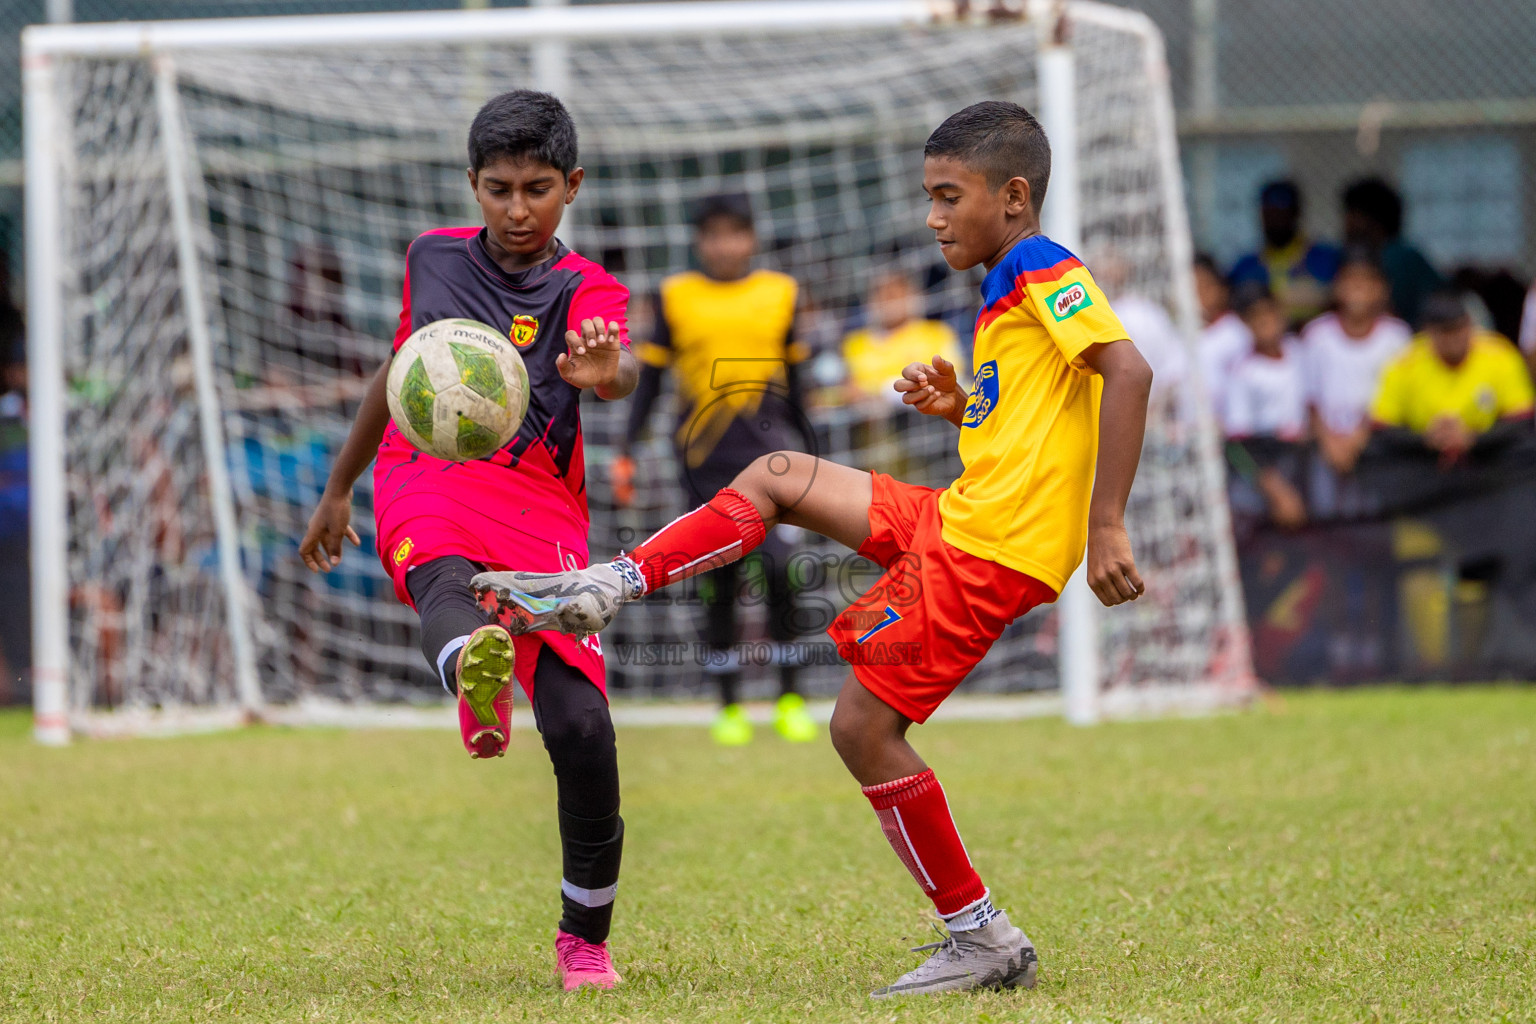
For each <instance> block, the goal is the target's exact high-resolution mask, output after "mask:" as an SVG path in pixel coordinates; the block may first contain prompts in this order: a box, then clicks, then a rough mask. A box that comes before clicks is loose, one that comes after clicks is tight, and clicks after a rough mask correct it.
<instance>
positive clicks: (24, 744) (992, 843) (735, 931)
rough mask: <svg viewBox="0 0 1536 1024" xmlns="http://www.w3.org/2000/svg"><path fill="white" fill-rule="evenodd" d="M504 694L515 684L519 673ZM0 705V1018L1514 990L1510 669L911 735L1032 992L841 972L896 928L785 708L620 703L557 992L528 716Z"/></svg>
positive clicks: (1477, 1008)
mask: <svg viewBox="0 0 1536 1024" xmlns="http://www.w3.org/2000/svg"><path fill="white" fill-rule="evenodd" d="M523 713H526V709H524V711H523ZM27 727H28V722H27V720H26V719H25V718H24V717H23V716H21V715H19V714H11V715H7V716H0V1018H3V1019H5V1020H58V1021H75V1020H87V1019H89V1020H155V1021H159V1020H195V1021H206V1020H210V1019H213V1020H218V1019H225V1018H231V1017H243V1018H250V1019H260V1020H293V1021H297V1020H306V1021H307V1020H324V1021H353V1020H357V1021H363V1020H366V1021H405V1020H441V1021H557V1020H581V1021H609V1020H612V1021H791V1020H794V1021H805V1020H809V1021H863V1020H870V1021H874V1020H879V1021H929V1020H932V1021H941V1020H942V1021H957V1020H973V1021H1005V1020H1006V1021H1012V1020H1020V1021H1023V1020H1028V1021H1043V1022H1066V1021H1074V1022H1086V1021H1127V1022H1128V1021H1149V1022H1150V1021H1158V1022H1162V1021H1272V1020H1273V1021H1282V1020H1283V1021H1292V1020H1295V1021H1303V1020H1305V1021H1350V1022H1357V1021H1376V1020H1383V1021H1399V1020H1401V1021H1409V1020H1412V1021H1449V1020H1467V1021H1506V1020H1507V1021H1530V1020H1536V995H1533V989H1536V689H1481V690H1461V691H1444V690H1424V691H1402V690H1397V691H1375V692H1356V693H1345V694H1304V695H1300V696H1290V697H1286V698H1285V699H1284V700H1283V701H1278V702H1276V703H1274V704H1273V705H1271V706H1269V707H1266V708H1262V709H1259V710H1255V711H1252V712H1249V713H1246V714H1241V715H1233V716H1225V717H1217V718H1210V719H1204V720H1188V721H1161V722H1146V723H1135V724H1117V725H1108V726H1102V727H1098V728H1095V729H1089V730H1078V729H1073V728H1071V727H1068V726H1066V725H1064V724H1062V723H1060V722H1056V721H1029V722H1009V723H997V724H987V725H974V724H964V725H961V724H954V725H946V726H929V727H925V728H923V729H920V730H918V731H917V732H916V733H914V735H915V737H916V741H917V743H918V745H919V748H920V749H921V750H923V751H924V753H925V754H926V755H927V756H928V757H929V760H930V762H931V763H932V764H933V765H934V767H935V768H936V769H937V770H938V772H939V775H940V778H941V779H943V780H944V782H945V785H946V788H947V790H948V792H949V794H950V798H951V801H952V803H953V807H954V813H955V817H956V819H957V820H958V821H959V823H960V826H961V829H962V831H963V833H964V835H965V837H966V840H967V843H968V845H969V847H970V849H971V851H972V854H973V856H974V857H975V859H976V861H977V866H978V868H979V869H980V871H981V873H982V876H983V877H984V878H985V879H986V880H987V881H988V882H989V883H990V885H991V886H992V889H993V893H994V895H995V896H996V897H997V899H998V902H999V903H1001V904H1002V905H1004V906H1006V907H1007V908H1008V909H1009V910H1010V912H1011V914H1012V916H1013V918H1014V920H1015V921H1017V922H1019V923H1021V924H1022V925H1023V926H1024V928H1025V929H1026V930H1027V931H1028V932H1029V933H1030V935H1031V937H1032V938H1033V939H1034V940H1035V942H1036V944H1037V945H1038V947H1039V950H1040V958H1041V974H1040V979H1041V980H1040V985H1039V987H1038V988H1037V989H1035V990H1034V991H1033V992H1015V993H1008V994H986V995H981V996H974V997H971V996H957V997H946V998H943V999H938V1000H927V1001H907V1002H903V1003H899V1004H890V1003H879V1004H876V1003H871V1002H869V1001H868V1000H867V999H866V998H865V993H866V992H867V991H868V990H869V989H870V988H872V987H874V986H876V985H878V984H881V983H883V982H885V981H887V980H889V979H890V978H891V977H892V976H893V975H895V974H896V973H898V972H900V971H902V970H905V969H907V968H908V967H909V966H910V965H912V964H914V963H916V962H917V960H918V957H917V956H916V955H914V954H910V953H908V952H906V947H907V946H908V945H916V944H917V943H920V942H926V941H929V940H930V939H931V938H933V935H932V933H931V932H930V931H929V925H928V923H927V921H928V915H927V907H926V902H925V901H924V900H923V899H922V898H921V897H920V895H919V894H918V892H917V890H916V888H915V887H914V886H913V885H912V882H911V880H910V879H909V878H908V877H907V876H906V874H905V873H904V872H903V870H902V869H901V867H900V865H899V864H898V863H897V861H896V859H895V858H894V857H893V856H892V855H891V853H890V851H889V849H888V848H887V847H886V846H885V843H884V840H883V839H882V838H881V835H880V830H879V828H878V827H877V826H876V824H875V821H874V817H873V815H872V814H871V813H870V811H869V809H868V805H867V804H866V803H865V802H864V800H863V799H862V797H861V796H860V795H859V791H858V788H857V786H855V785H853V784H852V783H851V782H850V781H849V779H848V778H846V777H845V775H844V774H843V772H842V770H841V768H840V766H839V764H838V762H837V759H836V757H835V755H834V754H833V753H832V751H831V749H830V747H829V746H828V745H827V743H826V742H825V741H824V740H823V741H822V742H819V743H817V744H815V745H812V746H809V747H790V746H787V745H785V744H783V743H780V742H778V740H777V738H776V737H772V736H771V735H770V736H764V737H762V738H761V739H760V740H759V742H758V743H756V744H755V745H753V746H751V747H748V748H745V749H741V750H729V751H727V750H720V749H717V748H714V747H711V746H710V745H709V743H708V742H707V739H706V737H705V735H704V733H703V732H702V731H697V730H685V729H676V730H662V729H644V730H642V729H632V730H628V731H625V732H622V733H621V735H620V741H619V742H620V756H621V760H622V766H623V771H624V774H625V784H626V790H625V797H624V799H625V818H626V819H627V821H628V826H629V832H628V848H627V850H626V854H625V870H624V876H623V881H622V883H621V886H620V893H619V905H618V911H617V917H616V921H615V932H614V947H615V952H616V957H617V960H618V964H619V969H620V971H621V972H622V973H623V974H624V975H625V978H626V982H625V984H624V986H623V987H622V989H621V990H620V991H617V992H614V993H608V994H597V993H590V992H589V993H583V994H579V995H577V996H566V995H564V994H563V993H561V992H559V991H558V990H557V989H556V987H555V982H554V971H553V954H552V951H551V943H552V939H553V933H554V922H555V917H556V915H557V904H556V900H555V892H556V886H557V885H558V882H559V874H560V868H559V855H558V847H557V840H556V835H555V828H554V786H553V781H552V779H551V777H550V772H549V768H548V762H547V761H546V760H545V757H544V753H543V750H542V748H541V747H539V746H538V741H537V738H536V737H535V736H534V735H533V734H531V733H525V732H520V733H519V734H518V735H517V737H516V739H515V740H514V743H513V748H512V751H511V752H510V753H509V754H508V756H507V757H506V758H505V759H504V760H501V761H498V762H493V763H482V762H473V761H471V760H470V759H469V758H467V757H466V756H465V755H464V754H463V753H462V752H461V750H460V749H459V747H458V743H457V738H456V737H455V736H453V735H452V734H450V733H407V732H400V733H386V732H374V733H362V732H358V733H351V732H347V733H336V732H294V731H281V730H268V729H256V730H251V731H247V732H244V733H241V734H237V735H218V736H206V737H196V738H183V739H174V740H141V741H119V742H98V743H81V744H77V745H76V746H74V747H72V748H69V749H66V750H44V749H40V748H38V747H36V746H34V745H33V744H32V743H31V742H30V740H29V739H28V738H27V737H26V729H27Z"/></svg>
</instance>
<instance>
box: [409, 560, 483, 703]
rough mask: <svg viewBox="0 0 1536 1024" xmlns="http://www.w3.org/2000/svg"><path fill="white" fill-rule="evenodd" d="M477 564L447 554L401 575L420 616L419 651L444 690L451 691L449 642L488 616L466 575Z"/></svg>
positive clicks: (452, 665) (452, 666) (452, 662)
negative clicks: (471, 588) (476, 599)
mask: <svg viewBox="0 0 1536 1024" xmlns="http://www.w3.org/2000/svg"><path fill="white" fill-rule="evenodd" d="M479 571H480V567H479V566H478V565H476V564H475V563H474V562H471V561H470V560H469V559H467V558H461V557H459V556H458V555H448V556H445V557H443V558H434V559H432V561H430V562H426V563H424V564H422V565H418V566H416V567H415V568H414V569H412V570H411V571H410V572H408V573H406V575H405V588H406V590H408V591H410V594H411V600H412V601H414V602H416V611H417V613H418V614H419V615H420V616H421V653H422V654H424V655H425V656H426V659H427V664H429V665H431V666H432V669H433V671H434V672H435V673H440V674H439V675H438V678H439V679H440V680H441V681H442V684H443V687H444V689H446V690H447V691H448V692H449V694H453V693H454V692H455V690H454V684H455V682H456V680H455V678H454V670H455V668H456V666H457V662H456V661H455V657H456V655H455V653H454V652H455V651H456V650H457V648H454V647H452V646H451V645H452V644H453V642H454V641H455V640H457V639H459V638H460V637H464V636H468V635H469V634H471V633H473V632H474V631H475V630H477V629H479V628H480V627H481V626H483V625H485V624H486V623H487V622H489V621H490V619H489V618H488V617H487V616H486V614H485V612H484V611H482V610H481V609H480V606H479V605H478V604H477V603H476V602H475V594H474V591H472V590H470V589H469V580H470V577H472V576H474V575H475V573H477V572H479Z"/></svg>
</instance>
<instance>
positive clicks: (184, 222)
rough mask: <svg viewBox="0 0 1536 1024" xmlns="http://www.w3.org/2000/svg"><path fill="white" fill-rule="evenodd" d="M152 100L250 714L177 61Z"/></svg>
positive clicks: (236, 651)
mask: <svg viewBox="0 0 1536 1024" xmlns="http://www.w3.org/2000/svg"><path fill="white" fill-rule="evenodd" d="M155 99H156V100H157V101H158V105H159V110H160V138H161V141H162V142H163V143H164V150H165V178H166V188H167V192H168V194H169V196H170V202H171V220H172V223H173V226H174V228H175V232H176V262H177V265H178V268H179V270H180V272H181V303H182V312H183V314H184V315H185V316H186V320H187V342H188V347H189V348H190V350H191V355H192V370H193V381H194V385H195V387H196V390H197V411H198V420H199V422H200V425H201V427H202V443H203V458H204V461H205V462H206V463H207V471H208V499H209V502H210V503H211V504H212V506H213V526H214V533H215V535H216V537H217V540H218V549H219V577H220V579H221V581H222V582H223V584H224V605H225V614H226V616H227V625H228V629H229V642H230V650H231V652H232V654H233V656H234V662H235V693H236V695H237V696H238V697H239V700H240V704H241V706H243V707H244V708H245V709H246V710H247V711H249V712H255V711H257V710H258V709H259V708H260V707H261V704H262V699H261V684H260V681H259V679H258V677H257V675H256V654H255V649H254V647H253V645H252V643H251V631H250V623H249V621H248V619H247V616H246V585H245V573H244V570H243V569H242V568H241V565H240V532H239V527H238V524H237V522H236V519H235V498H234V492H233V490H232V489H231V487H230V482H229V466H228V465H227V464H226V462H225V461H224V424H223V420H222V419H221V414H220V411H219V398H218V391H217V386H216V384H215V380H214V366H213V339H212V337H211V332H210V331H209V327H208V311H207V307H206V306H205V305H204V302H203V288H202V281H201V256H200V254H199V252H198V246H197V235H196V233H195V231H194V229H193V225H192V200H191V196H190V193H189V188H188V181H189V178H188V173H189V158H188V152H187V149H188V146H187V139H186V131H185V127H184V122H183V120H182V114H181V97H180V96H179V95H178V93H177V91H176V67H175V64H174V62H173V61H172V60H171V59H170V58H169V57H167V56H164V55H161V56H160V57H158V58H156V61H155Z"/></svg>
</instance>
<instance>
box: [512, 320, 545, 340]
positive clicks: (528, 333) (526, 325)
mask: <svg viewBox="0 0 1536 1024" xmlns="http://www.w3.org/2000/svg"><path fill="white" fill-rule="evenodd" d="M538 336H539V318H538V317H536V316H529V315H528V314H527V313H519V314H518V315H517V316H515V317H513V318H512V344H514V345H516V346H517V347H518V348H527V347H528V346H529V345H532V344H533V340H534V339H535V338H537V337H538Z"/></svg>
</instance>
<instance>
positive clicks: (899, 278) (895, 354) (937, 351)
mask: <svg viewBox="0 0 1536 1024" xmlns="http://www.w3.org/2000/svg"><path fill="white" fill-rule="evenodd" d="M866 313H867V315H868V321H869V326H867V327H862V328H860V329H859V330H856V331H854V332H852V333H851V334H849V335H848V336H847V337H846V338H844V339H843V362H845V363H846V364H847V366H848V384H849V388H850V390H851V391H853V392H854V394H855V396H856V397H858V398H865V399H877V400H880V401H884V402H889V403H891V404H893V405H900V404H901V394H900V393H899V392H898V391H896V390H895V389H894V388H892V386H891V385H892V384H893V383H895V381H896V379H897V378H898V377H900V376H901V371H902V370H904V369H905V368H906V367H907V365H908V364H910V363H926V362H928V361H930V360H931V359H932V358H933V357H934V356H935V355H940V356H943V357H944V358H945V359H947V360H949V361H950V362H951V363H953V364H954V365H955V366H956V367H960V368H962V369H963V367H964V366H965V361H964V356H963V355H962V354H961V352H960V342H959V340H958V339H957V338H956V337H955V332H954V331H952V330H950V327H949V325H948V324H946V323H944V322H943V321H941V320H927V319H924V317H923V296H922V293H921V292H920V291H918V289H917V283H916V282H915V281H914V280H913V279H912V277H911V276H910V275H908V274H907V273H906V272H905V271H901V270H887V271H885V272H883V273H880V274H878V275H876V277H875V280H874V283H873V285H872V286H871V287H870V290H869V304H868V306H867V307H866Z"/></svg>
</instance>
